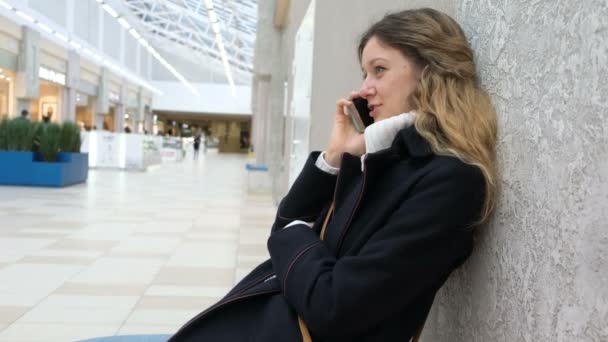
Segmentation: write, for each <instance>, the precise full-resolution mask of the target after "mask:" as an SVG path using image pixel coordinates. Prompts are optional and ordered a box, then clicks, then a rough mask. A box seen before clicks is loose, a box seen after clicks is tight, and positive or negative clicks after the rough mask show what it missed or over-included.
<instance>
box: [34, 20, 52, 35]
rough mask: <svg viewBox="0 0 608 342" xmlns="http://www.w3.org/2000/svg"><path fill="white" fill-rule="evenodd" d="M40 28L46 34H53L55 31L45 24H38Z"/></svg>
mask: <svg viewBox="0 0 608 342" xmlns="http://www.w3.org/2000/svg"><path fill="white" fill-rule="evenodd" d="M37 25H38V27H40V28H41V29H42V30H43V31H44V32H46V33H53V32H54V31H53V29H52V28H50V27H48V26H47V25H45V24H43V23H40V22H39V23H37Z"/></svg>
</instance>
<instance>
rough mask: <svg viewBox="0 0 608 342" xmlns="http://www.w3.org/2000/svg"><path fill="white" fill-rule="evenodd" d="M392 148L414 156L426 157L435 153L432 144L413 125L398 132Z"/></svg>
mask: <svg viewBox="0 0 608 342" xmlns="http://www.w3.org/2000/svg"><path fill="white" fill-rule="evenodd" d="M391 150H393V151H395V152H397V153H399V154H401V155H406V156H411V157H413V158H424V157H428V156H430V155H432V154H433V149H432V148H431V144H429V142H428V141H427V140H426V139H425V138H423V137H422V136H421V135H420V134H419V133H418V131H417V130H416V127H415V126H413V125H412V126H409V127H406V128H404V129H402V130H400V131H399V133H397V135H396V136H395V139H394V140H393V144H392V146H391Z"/></svg>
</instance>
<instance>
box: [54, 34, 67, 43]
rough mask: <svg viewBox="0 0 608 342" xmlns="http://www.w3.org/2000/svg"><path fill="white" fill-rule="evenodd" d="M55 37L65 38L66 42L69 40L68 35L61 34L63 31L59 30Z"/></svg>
mask: <svg viewBox="0 0 608 342" xmlns="http://www.w3.org/2000/svg"><path fill="white" fill-rule="evenodd" d="M55 37H57V38H59V39H61V40H63V41H64V42H66V43H67V42H68V37H66V36H64V35H62V34H61V33H59V32H55Z"/></svg>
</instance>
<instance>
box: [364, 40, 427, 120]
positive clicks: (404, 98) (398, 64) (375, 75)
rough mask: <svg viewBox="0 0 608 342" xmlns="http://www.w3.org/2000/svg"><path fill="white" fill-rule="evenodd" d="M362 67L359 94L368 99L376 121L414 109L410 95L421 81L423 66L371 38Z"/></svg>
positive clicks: (371, 113) (365, 50)
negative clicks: (361, 82)
mask: <svg viewBox="0 0 608 342" xmlns="http://www.w3.org/2000/svg"><path fill="white" fill-rule="evenodd" d="M361 68H362V70H363V78H364V79H363V84H362V85H361V89H360V91H359V95H361V97H363V98H365V99H366V100H367V101H368V103H369V108H370V115H371V116H372V117H373V118H374V121H380V120H384V119H386V118H389V117H391V116H395V115H399V114H401V113H407V112H409V111H410V110H412V109H414V108H412V105H411V101H410V95H411V94H412V93H413V92H414V90H415V89H416V87H417V86H418V82H420V74H421V72H422V68H421V67H420V66H418V65H416V64H415V63H414V62H412V61H411V60H410V59H409V58H407V57H405V56H404V55H403V54H402V53H401V52H400V51H399V50H397V49H395V48H392V47H390V46H388V45H386V44H384V43H382V42H381V41H380V40H378V39H377V38H376V37H372V38H371V39H370V40H369V41H368V42H367V45H365V48H364V49H363V53H362V55H361Z"/></svg>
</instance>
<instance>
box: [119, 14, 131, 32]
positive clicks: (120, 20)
mask: <svg viewBox="0 0 608 342" xmlns="http://www.w3.org/2000/svg"><path fill="white" fill-rule="evenodd" d="M118 22H119V23H120V25H122V27H124V28H125V29H127V30H128V29H130V28H131V25H130V24H129V23H128V22H127V21H126V20H125V18H123V17H120V18H118Z"/></svg>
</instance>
